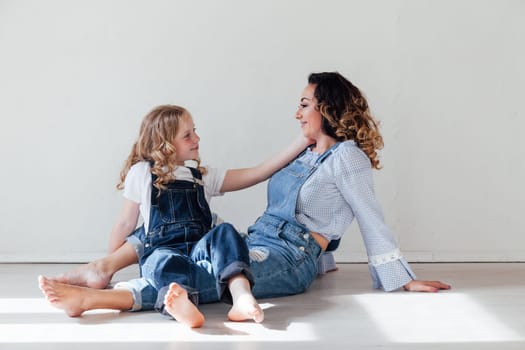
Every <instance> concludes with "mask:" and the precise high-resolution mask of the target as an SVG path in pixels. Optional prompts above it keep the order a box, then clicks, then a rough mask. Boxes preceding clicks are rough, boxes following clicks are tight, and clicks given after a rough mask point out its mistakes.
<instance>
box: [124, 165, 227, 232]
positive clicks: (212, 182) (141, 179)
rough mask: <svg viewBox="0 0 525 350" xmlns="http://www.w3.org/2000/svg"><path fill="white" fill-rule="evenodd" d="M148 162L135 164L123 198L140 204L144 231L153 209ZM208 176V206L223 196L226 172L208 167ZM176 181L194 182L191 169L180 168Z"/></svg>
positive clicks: (131, 169) (176, 173)
mask: <svg viewBox="0 0 525 350" xmlns="http://www.w3.org/2000/svg"><path fill="white" fill-rule="evenodd" d="M150 169H151V168H150V165H149V163H148V162H144V161H142V162H138V163H136V164H134V165H133V166H132V167H131V168H130V169H129V172H128V174H127V175H126V179H125V180H124V191H123V196H124V198H126V199H129V200H130V201H133V202H135V203H138V204H139V209H140V215H141V216H142V219H143V220H144V229H145V230H146V232H148V229H149V214H150V209H151V186H152V184H151V171H150ZM206 169H207V172H206V175H204V176H203V177H202V181H203V182H204V195H205V197H206V201H207V202H208V204H209V203H210V200H211V198H212V197H215V196H222V195H223V193H221V192H220V189H221V187H222V183H223V182H224V176H225V175H226V170H220V169H216V168H209V167H206ZM174 175H175V179H177V180H182V181H191V182H193V175H192V173H191V171H190V169H188V168H186V167H183V166H179V167H177V168H176V169H175V171H174Z"/></svg>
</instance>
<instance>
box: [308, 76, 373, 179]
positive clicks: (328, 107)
mask: <svg viewBox="0 0 525 350" xmlns="http://www.w3.org/2000/svg"><path fill="white" fill-rule="evenodd" d="M308 83H309V84H312V85H315V93H314V97H315V98H316V100H317V108H318V109H319V112H320V113H321V116H322V118H323V119H322V128H323V131H324V132H325V133H326V134H327V135H329V136H331V137H333V138H335V139H336V140H337V141H347V140H354V141H355V143H356V144H357V146H358V147H359V148H360V149H361V150H363V152H365V153H366V155H367V156H368V158H370V162H371V164H372V167H373V168H375V169H380V168H381V165H380V164H379V159H378V154H377V150H380V149H381V148H383V137H382V136H381V133H380V132H379V125H378V122H377V121H375V120H374V118H373V117H372V115H371V113H370V110H369V108H368V102H367V101H366V98H365V97H364V96H363V94H362V93H361V91H360V90H359V89H358V88H357V87H356V86H355V85H353V84H352V83H351V82H350V81H348V80H347V79H346V78H345V77H343V76H342V75H341V74H340V73H338V72H323V73H312V74H310V76H309V77H308Z"/></svg>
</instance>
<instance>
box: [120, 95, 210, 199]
mask: <svg viewBox="0 0 525 350" xmlns="http://www.w3.org/2000/svg"><path fill="white" fill-rule="evenodd" d="M183 120H191V114H190V113H189V112H188V111H187V110H186V109H185V108H183V107H180V106H176V105H162V106H158V107H156V108H154V109H153V110H152V111H151V112H149V113H148V114H147V115H146V117H144V120H143V121H142V124H141V126H140V132H139V137H138V139H137V141H136V142H135V143H134V144H133V147H132V148H131V152H130V154H129V156H128V158H127V160H126V162H125V164H124V167H123V168H122V170H121V172H120V181H119V183H118V184H117V188H118V189H119V190H122V189H123V188H124V180H125V179H126V175H127V174H128V172H129V169H130V168H131V167H132V166H133V165H134V164H136V163H138V162H141V161H146V162H149V163H150V165H151V173H152V174H154V175H156V176H157V179H156V180H155V182H154V183H153V186H155V187H156V188H157V189H158V190H159V192H160V191H162V190H164V189H166V186H165V185H166V184H167V183H168V182H170V181H173V180H175V176H174V174H173V172H174V170H175V168H177V163H176V157H175V155H176V151H177V150H176V149H175V146H174V145H173V140H174V139H175V135H176V134H177V132H178V130H179V126H180V123H181V121H183ZM195 161H196V162H197V168H198V169H199V170H200V171H201V172H202V173H203V174H204V173H205V169H204V168H202V167H200V160H199V159H195Z"/></svg>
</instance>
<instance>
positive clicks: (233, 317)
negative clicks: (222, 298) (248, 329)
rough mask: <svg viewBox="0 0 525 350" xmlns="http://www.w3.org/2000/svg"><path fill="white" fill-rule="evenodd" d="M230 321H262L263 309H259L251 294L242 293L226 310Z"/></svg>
mask: <svg viewBox="0 0 525 350" xmlns="http://www.w3.org/2000/svg"><path fill="white" fill-rule="evenodd" d="M228 319H229V320H230V321H236V322H239V321H246V320H254V321H255V322H257V323H261V322H262V321H264V311H263V310H262V309H261V307H260V306H259V304H258V303H257V301H256V300H255V298H254V297H253V296H252V294H251V293H250V294H246V295H243V296H241V297H239V298H237V300H235V301H234V302H233V306H232V308H231V309H230V311H229V312H228Z"/></svg>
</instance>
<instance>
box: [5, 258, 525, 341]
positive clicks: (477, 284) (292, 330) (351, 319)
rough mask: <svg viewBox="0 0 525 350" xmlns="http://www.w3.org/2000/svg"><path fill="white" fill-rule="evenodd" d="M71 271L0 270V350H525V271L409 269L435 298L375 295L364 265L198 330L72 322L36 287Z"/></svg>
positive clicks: (159, 322) (131, 319)
mask: <svg viewBox="0 0 525 350" xmlns="http://www.w3.org/2000/svg"><path fill="white" fill-rule="evenodd" d="M71 266H72V265H61V264H0V280H1V281H2V288H0V349H1V350H4V349H73V350H80V349H127V350H132V349H145V350H146V349H148V350H150V349H151V350H153V349H200V348H203V349H204V348H206V349H207V350H214V349H265V350H268V349H269V350H279V349H287V350H290V349H291V348H293V349H296V348H300V349H317V350H325V349H377V348H379V349H525V298H524V297H525V264H511V263H499V264H488V263H480V264H412V267H413V269H414V271H415V272H416V274H417V275H418V276H419V277H420V278H426V279H439V280H442V281H445V282H448V283H450V284H452V285H453V289H452V290H450V291H447V292H440V293H437V294H423V293H408V292H403V291H399V292H394V293H385V292H382V291H376V290H373V289H372V288H371V282H370V277H369V276H368V270H367V266H366V265H364V264H340V265H339V271H337V272H333V273H329V274H327V275H325V276H323V277H321V278H319V279H318V280H317V281H316V282H315V283H314V285H313V286H312V287H311V289H310V290H309V291H308V292H307V293H305V294H302V295H297V296H293V297H286V298H279V299H267V300H260V302H261V303H262V304H263V306H264V307H265V308H266V309H265V315H266V319H265V322H264V323H263V324H254V323H251V322H247V323H233V322H228V321H227V319H226V317H225V315H226V313H227V311H228V306H227V305H224V304H210V305H202V306H201V310H202V311H203V313H204V314H205V316H206V324H205V326H204V327H203V328H201V329H197V330H191V329H187V328H186V327H184V326H182V325H180V324H178V323H177V322H176V321H171V320H168V319H166V318H164V317H163V316H161V315H159V314H157V313H155V312H138V313H129V312H122V313H120V312H116V311H109V310H105V311H102V310H101V311H98V310H97V311H93V312H90V313H86V314H84V316H82V317H79V318H69V317H67V316H66V315H65V314H64V313H63V312H61V311H60V310H57V309H55V308H53V307H52V306H50V305H48V304H47V303H46V301H45V300H44V299H43V297H42V296H41V294H40V291H39V290H38V287H37V283H36V280H37V275H39V274H44V275H55V274H57V273H58V272H61V271H65V270H66V269H69V268H71ZM135 274H136V268H135V267H133V268H130V269H127V270H125V271H123V272H121V273H119V274H118V275H117V276H115V279H116V280H125V279H128V278H130V277H133V276H134V275H135Z"/></svg>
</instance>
